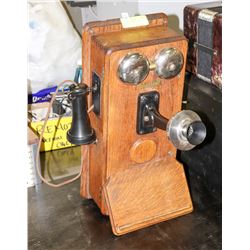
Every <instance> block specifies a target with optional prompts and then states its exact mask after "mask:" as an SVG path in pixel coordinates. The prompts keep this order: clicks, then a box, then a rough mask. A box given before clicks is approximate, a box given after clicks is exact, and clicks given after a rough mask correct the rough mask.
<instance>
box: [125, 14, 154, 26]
mask: <svg viewBox="0 0 250 250" xmlns="http://www.w3.org/2000/svg"><path fill="white" fill-rule="evenodd" d="M120 20H121V23H122V27H123V28H133V27H138V26H146V25H148V24H149V22H148V19H147V17H146V16H133V17H126V18H120Z"/></svg>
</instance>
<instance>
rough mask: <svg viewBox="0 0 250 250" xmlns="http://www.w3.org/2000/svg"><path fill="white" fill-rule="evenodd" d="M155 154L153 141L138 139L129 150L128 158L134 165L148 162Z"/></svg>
mask: <svg viewBox="0 0 250 250" xmlns="http://www.w3.org/2000/svg"><path fill="white" fill-rule="evenodd" d="M155 152H156V143H155V141H153V140H148V139H146V140H145V139H139V140H138V141H136V142H135V143H134V145H133V146H132V147H131V149H130V158H131V160H133V161H135V162H136V163H143V162H146V161H150V160H151V159H152V158H153V157H154V155H155Z"/></svg>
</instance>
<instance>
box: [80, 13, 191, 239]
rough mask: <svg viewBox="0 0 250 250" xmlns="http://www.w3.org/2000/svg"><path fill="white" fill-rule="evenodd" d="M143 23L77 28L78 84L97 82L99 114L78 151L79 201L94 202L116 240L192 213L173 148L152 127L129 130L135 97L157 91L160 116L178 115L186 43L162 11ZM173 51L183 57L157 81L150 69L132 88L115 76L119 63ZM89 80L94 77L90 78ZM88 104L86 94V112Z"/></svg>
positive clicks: (102, 23)
mask: <svg viewBox="0 0 250 250" xmlns="http://www.w3.org/2000/svg"><path fill="white" fill-rule="evenodd" d="M147 18H148V21H149V25H148V26H142V27H136V28H128V29H124V28H123V27H122V25H121V22H120V20H119V19H114V20H108V21H99V22H91V23H88V24H86V25H85V26H84V28H83V36H82V42H83V51H82V64H83V79H82V80H83V82H84V83H86V84H87V85H89V86H92V84H93V81H96V78H97V79H98V81H99V85H100V94H99V98H100V106H99V108H100V109H99V114H98V112H91V113H90V120H91V125H92V127H93V128H94V130H95V132H96V137H97V143H95V144H91V145H88V146H82V158H83V159H82V170H83V172H82V176H81V190H80V193H81V196H82V197H83V198H85V199H94V201H95V202H96V204H97V205H98V207H99V208H100V210H101V212H102V214H104V215H108V216H109V217H110V221H111V225H112V230H113V233H114V234H115V235H122V234H125V233H128V232H131V231H134V230H137V229H140V228H143V227H146V226H149V225H152V224H156V223H159V222H161V221H165V220H168V219H171V218H174V217H177V216H181V215H184V214H187V213H189V212H191V211H192V210H193V206H192V201H191V198H190V194H189V189H188V185H187V181H186V177H185V173H184V169H183V166H182V165H181V164H180V163H179V162H178V161H177V160H176V151H177V150H176V148H175V147H174V146H173V145H172V144H171V142H170V141H169V140H168V138H167V136H166V132H165V131H162V130H159V129H157V130H156V131H155V132H153V133H148V134H143V135H139V134H138V133H137V132H136V120H137V102H138V96H139V94H141V93H146V92H150V91H157V92H158V93H159V96H160V101H159V111H160V113H161V114H162V115H164V116H165V117H167V118H171V116H173V115H174V114H176V113H177V112H179V111H180V110H181V103H182V93H183V84H184V75H185V63H186V54H187V41H186V39H185V37H184V36H182V35H178V34H177V33H176V32H174V31H173V30H171V29H169V28H168V26H167V16H166V15H165V14H161V13H159V14H151V15H147ZM166 47H175V48H177V49H178V50H180V51H181V52H182V54H183V57H184V66H183V68H182V70H181V72H180V74H179V75H178V76H176V77H174V78H172V79H169V80H168V79H160V78H159V77H158V76H157V74H156V73H155V71H150V73H149V74H148V76H147V77H146V79H145V80H144V81H143V82H142V83H140V84H138V85H131V84H130V85H129V84H125V83H124V82H122V81H121V80H120V79H119V78H118V76H117V69H118V65H119V62H120V61H121V59H122V58H123V57H124V56H125V55H126V54H127V53H129V52H139V53H141V54H143V55H144V56H146V57H147V58H148V59H149V60H153V59H154V57H155V55H156V54H157V52H158V51H160V50H161V49H163V48H166ZM94 78H95V79H94ZM92 103H93V96H91V95H90V98H89V107H90V106H91V105H92Z"/></svg>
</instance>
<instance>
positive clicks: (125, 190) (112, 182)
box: [104, 159, 193, 235]
mask: <svg viewBox="0 0 250 250" xmlns="http://www.w3.org/2000/svg"><path fill="white" fill-rule="evenodd" d="M104 194H105V200H106V203H107V207H108V212H109V217H110V220H111V225H112V230H113V232H114V234H116V235H122V234H125V233H129V232H131V231H134V230H137V229H140V228H143V227H146V226H150V225H152V224H156V223H159V222H162V221H165V220H169V219H172V218H174V217H177V216H181V215H184V214H187V213H189V212H191V211H192V210H193V206H192V201H191V199H190V195H189V190H188V186H187V183H186V177H185V174H184V170H183V166H182V165H181V164H180V163H178V162H177V161H172V162H171V161H170V162H169V161H168V160H167V159H164V160H159V161H154V162H152V163H148V164H143V165H142V166H140V165H137V166H135V167H133V166H131V168H130V169H128V170H125V171H121V172H118V173H117V174H115V175H113V176H110V178H109V179H108V181H107V183H106V184H105V186H104Z"/></svg>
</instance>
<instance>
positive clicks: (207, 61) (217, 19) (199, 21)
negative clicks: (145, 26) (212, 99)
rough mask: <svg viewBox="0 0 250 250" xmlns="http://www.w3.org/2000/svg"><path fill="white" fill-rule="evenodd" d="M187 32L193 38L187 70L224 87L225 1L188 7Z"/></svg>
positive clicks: (188, 37) (185, 18)
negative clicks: (223, 8) (223, 16)
mask: <svg viewBox="0 0 250 250" xmlns="http://www.w3.org/2000/svg"><path fill="white" fill-rule="evenodd" d="M184 35H185V37H186V38H187V39H188V40H189V45H188V46H189V48H188V55H187V68H186V69H187V71H189V72H191V73H193V74H195V75H197V77H199V78H200V79H202V80H204V81H206V82H210V83H213V84H215V85H216V86H217V87H219V88H221V84H222V6H221V2H211V3H204V4H194V5H188V6H186V7H185V8H184Z"/></svg>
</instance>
